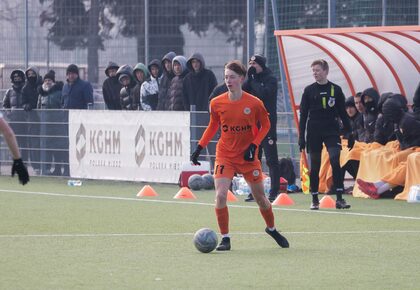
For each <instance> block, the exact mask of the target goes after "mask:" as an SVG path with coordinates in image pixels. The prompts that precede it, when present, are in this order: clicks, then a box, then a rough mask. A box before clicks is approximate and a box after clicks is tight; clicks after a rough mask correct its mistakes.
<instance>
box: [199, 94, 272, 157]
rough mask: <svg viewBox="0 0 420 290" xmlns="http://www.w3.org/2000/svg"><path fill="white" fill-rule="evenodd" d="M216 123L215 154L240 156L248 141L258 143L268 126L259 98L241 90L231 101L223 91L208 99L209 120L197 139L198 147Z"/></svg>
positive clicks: (205, 139)
mask: <svg viewBox="0 0 420 290" xmlns="http://www.w3.org/2000/svg"><path fill="white" fill-rule="evenodd" d="M258 124H259V125H260V128H258ZM219 126H220V127H221V136H220V139H219V141H218V142H217V149H216V156H217V158H240V159H243V155H244V152H245V150H246V149H247V148H248V147H249V145H250V144H251V143H254V144H255V145H260V143H261V141H262V140H263V139H264V137H265V135H266V134H267V133H268V131H269V129H270V120H269V119H268V113H267V111H266V109H265V107H264V104H263V102H262V101H261V100H260V99H258V98H256V97H254V96H253V95H250V94H248V93H246V92H243V93H242V97H241V98H240V99H239V100H236V101H232V100H230V99H229V96H228V93H224V94H221V95H220V96H218V97H216V98H214V99H212V100H211V102H210V122H209V124H208V126H207V128H206V130H205V131H204V134H203V136H202V137H201V139H200V141H199V144H200V145H201V146H202V147H205V146H207V144H208V143H209V142H210V140H211V139H212V138H213V136H214V135H215V134H216V132H217V129H218V128H219Z"/></svg>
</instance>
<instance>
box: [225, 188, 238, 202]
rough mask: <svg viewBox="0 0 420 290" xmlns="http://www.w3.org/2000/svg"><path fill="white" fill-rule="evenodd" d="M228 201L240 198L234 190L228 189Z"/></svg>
mask: <svg viewBox="0 0 420 290" xmlns="http://www.w3.org/2000/svg"><path fill="white" fill-rule="evenodd" d="M227 201H238V198H237V197H236V196H235V195H234V194H233V192H232V191H230V190H228V193H227Z"/></svg>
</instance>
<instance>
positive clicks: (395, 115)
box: [382, 98, 404, 123]
mask: <svg viewBox="0 0 420 290" xmlns="http://www.w3.org/2000/svg"><path fill="white" fill-rule="evenodd" d="M382 114H383V115H384V118H385V121H387V122H389V121H392V122H394V123H399V122H400V121H401V118H402V117H403V115H404V110H403V108H402V105H401V102H400V101H398V100H395V99H392V98H390V99H388V100H386V101H385V103H384V104H383V106H382Z"/></svg>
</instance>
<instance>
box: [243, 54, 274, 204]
mask: <svg viewBox="0 0 420 290" xmlns="http://www.w3.org/2000/svg"><path fill="white" fill-rule="evenodd" d="M248 64H249V69H248V78H247V80H246V81H245V83H244V85H243V89H244V91H245V92H248V93H250V94H251V95H254V96H256V97H257V98H259V99H260V100H261V101H262V102H263V103H264V106H265V109H266V110H267V112H268V113H269V118H270V130H269V131H268V133H267V135H266V136H265V138H264V139H263V141H262V143H261V148H262V149H263V150H260V152H259V153H260V155H259V157H260V160H261V156H262V155H261V154H262V151H264V154H265V158H266V162H267V165H268V168H269V174H270V180H271V188H270V193H269V200H270V201H271V202H273V201H274V200H275V199H276V197H277V195H278V194H279V193H280V164H279V158H278V152H277V79H276V78H275V77H274V75H273V73H272V72H271V70H270V69H269V68H268V67H267V66H266V59H265V57H264V56H262V55H259V54H256V55H253V56H252V57H251V58H250V60H249V63H248ZM253 200H254V198H253V196H252V193H251V194H250V195H249V196H248V198H247V199H246V200H245V201H253Z"/></svg>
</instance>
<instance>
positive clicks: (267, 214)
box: [260, 204, 274, 229]
mask: <svg viewBox="0 0 420 290" xmlns="http://www.w3.org/2000/svg"><path fill="white" fill-rule="evenodd" d="M260 213H261V215H262V216H263V218H264V220H265V224H266V225H267V227H268V228H270V229H272V228H274V214H273V208H272V207H271V204H270V207H269V208H267V209H262V208H260Z"/></svg>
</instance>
